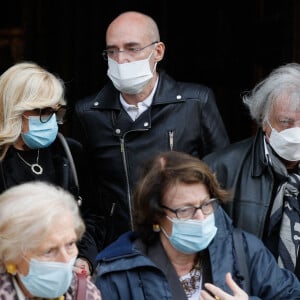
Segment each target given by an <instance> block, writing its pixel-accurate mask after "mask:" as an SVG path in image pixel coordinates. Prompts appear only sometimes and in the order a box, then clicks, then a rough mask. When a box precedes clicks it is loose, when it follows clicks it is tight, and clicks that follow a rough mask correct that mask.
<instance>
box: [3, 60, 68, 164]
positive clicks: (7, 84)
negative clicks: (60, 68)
mask: <svg viewBox="0 0 300 300" xmlns="http://www.w3.org/2000/svg"><path fill="white" fill-rule="evenodd" d="M56 104H61V105H65V104H66V101H65V99H64V83H63V82H62V80H61V79H60V78H58V77H56V76H54V75H53V74H51V73H50V72H48V71H46V70H45V69H43V68H42V67H40V66H39V65H37V64H35V63H33V62H22V63H17V64H15V65H14V66H12V67H10V68H9V69H8V70H7V71H5V72H4V73H3V74H2V75H1V76H0V160H3V158H4V157H5V154H6V152H7V150H8V148H9V146H10V145H12V144H13V143H14V142H15V141H16V140H17V139H18V137H19V136H20V134H21V131H22V114H23V113H24V112H25V111H28V110H33V109H36V108H45V107H51V106H54V105H56Z"/></svg>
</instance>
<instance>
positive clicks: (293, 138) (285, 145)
mask: <svg viewBox="0 0 300 300" xmlns="http://www.w3.org/2000/svg"><path fill="white" fill-rule="evenodd" d="M268 123H269V122H268ZM269 126H270V127H271V129H272V132H271V135H270V138H269V143H270V145H271V146H272V148H273V149H274V151H275V152H276V153H277V154H278V155H279V156H280V157H282V158H284V159H285V160H288V161H298V160H300V127H293V128H288V129H285V130H282V131H280V132H278V131H277V130H276V129H274V128H273V127H272V126H271V124H270V123H269Z"/></svg>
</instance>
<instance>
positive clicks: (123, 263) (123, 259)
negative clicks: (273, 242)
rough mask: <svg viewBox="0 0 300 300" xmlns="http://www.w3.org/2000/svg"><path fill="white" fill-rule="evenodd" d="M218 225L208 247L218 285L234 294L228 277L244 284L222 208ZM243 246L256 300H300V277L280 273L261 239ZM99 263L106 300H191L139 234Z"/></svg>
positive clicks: (158, 250)
mask: <svg viewBox="0 0 300 300" xmlns="http://www.w3.org/2000/svg"><path fill="white" fill-rule="evenodd" d="M215 220H216V226H217V228H218V231H217V234H216V236H215V238H214V239H213V241H212V242H211V243H210V245H209V247H208V251H209V257H210V262H211V266H210V267H211V273H212V283H213V284H215V285H217V286H218V287H220V288H221V289H223V290H225V291H226V292H228V293H231V291H230V290H229V288H228V286H227V285H226V283H225V274H226V273H227V272H231V274H232V276H233V279H234V280H235V281H236V282H237V283H238V284H241V282H239V278H238V277H237V274H239V270H238V269H237V266H236V260H235V257H234V250H233V249H234V248H233V241H232V230H233V227H232V223H231V219H230V218H229V217H228V216H227V214H226V213H225V212H224V210H223V209H222V208H221V207H219V208H218V209H217V210H216V212H215ZM243 240H244V247H245V254H246V257H247V260H248V268H249V277H250V287H251V297H250V299H264V300H275V299H276V300H280V299H282V300H283V299H284V300H287V299H289V300H291V299H300V282H299V281H298V279H297V278H296V276H295V275H294V274H293V273H291V272H290V271H288V270H285V269H280V268H279V266H278V264H277V262H276V261H275V259H274V257H273V255H272V254H271V253H270V252H269V250H268V249H267V248H265V247H264V245H263V243H262V242H261V241H260V240H259V239H258V238H257V237H255V236H254V235H252V234H250V233H246V232H243ZM145 253H147V255H145ZM97 260H98V262H99V266H98V268H99V273H98V275H97V279H96V285H97V286H98V288H99V289H100V290H101V294H102V298H103V300H106V299H107V300H111V299H114V300H117V299H122V300H143V299H147V300H157V299H173V300H182V299H187V298H186V296H185V293H184V291H183V288H182V287H181V284H180V282H179V280H178V276H177V275H176V272H175V270H174V268H173V267H172V265H171V263H170V261H169V259H168V257H167V255H166V253H165V252H164V250H163V247H162V246H161V244H160V242H158V243H157V244H156V245H153V246H151V247H146V246H145V245H143V244H142V243H141V241H140V240H139V239H138V238H137V237H136V235H135V234H134V233H126V234H124V235H122V236H121V237H120V238H119V239H118V240H117V241H116V242H115V243H113V244H111V245H110V246H108V247H107V248H106V249H104V250H103V251H102V252H100V253H99V254H98V256H97Z"/></svg>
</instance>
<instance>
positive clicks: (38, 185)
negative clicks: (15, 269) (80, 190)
mask: <svg viewBox="0 0 300 300" xmlns="http://www.w3.org/2000/svg"><path fill="white" fill-rule="evenodd" d="M66 213H70V214H71V216H72V218H73V224H74V230H75V232H76V236H77V238H78V239H80V238H81V237H82V235H83V233H84V231H85V225H84V222H83V220H82V218H81V216H80V212H79V208H78V205H77V202H76V201H75V199H74V197H73V196H72V195H71V194H70V193H69V192H68V191H66V190H64V189H63V188H61V187H58V186H54V185H52V184H49V183H46V182H39V181H33V182H28V183H24V184H20V185H17V186H14V187H12V188H9V189H7V190H6V191H4V192H3V193H2V194H1V195H0V272H4V271H5V269H4V268H5V263H7V262H16V261H18V258H19V257H20V256H21V254H22V253H26V252H28V251H31V250H34V249H36V248H37V247H38V246H40V245H41V244H42V243H43V242H44V241H45V239H47V237H48V235H49V230H50V229H51V228H52V226H53V224H54V223H55V222H56V220H58V219H62V218H64V216H65V215H66Z"/></svg>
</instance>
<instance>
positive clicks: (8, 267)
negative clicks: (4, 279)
mask: <svg viewBox="0 0 300 300" xmlns="http://www.w3.org/2000/svg"><path fill="white" fill-rule="evenodd" d="M5 266H6V271H7V273H9V274H12V275H16V273H17V266H16V265H15V264H13V263H8V264H6V265H5Z"/></svg>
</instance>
